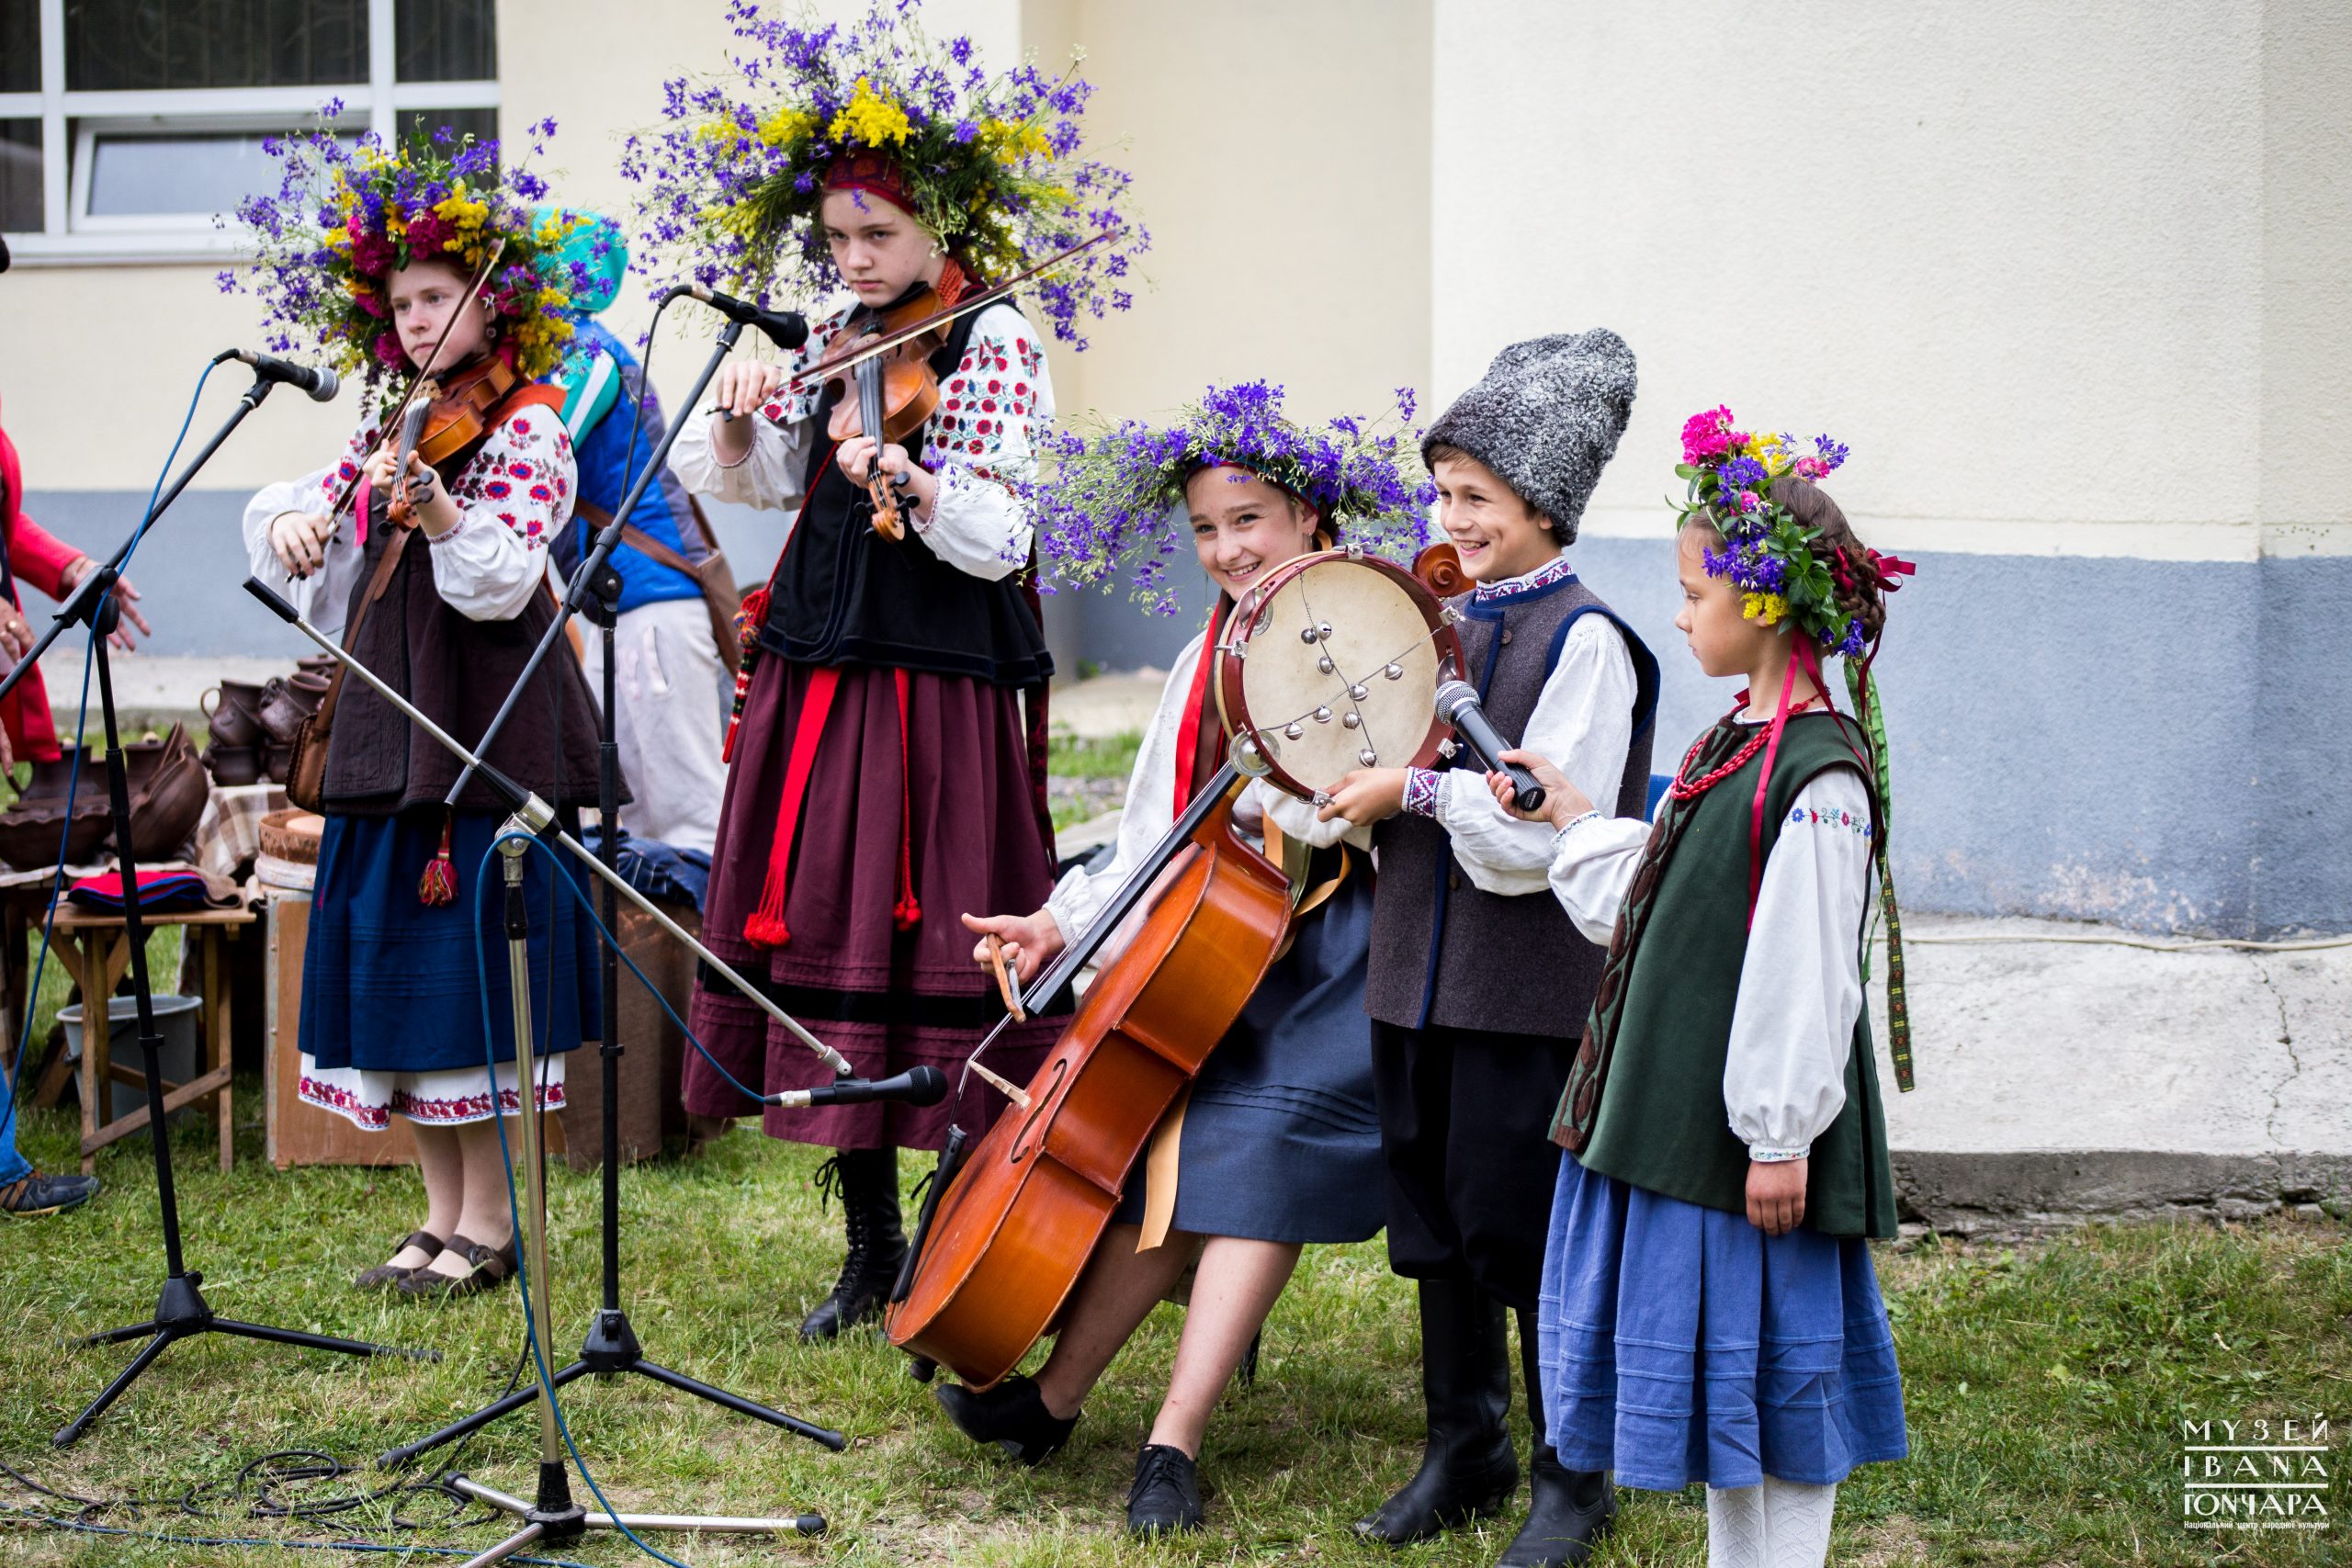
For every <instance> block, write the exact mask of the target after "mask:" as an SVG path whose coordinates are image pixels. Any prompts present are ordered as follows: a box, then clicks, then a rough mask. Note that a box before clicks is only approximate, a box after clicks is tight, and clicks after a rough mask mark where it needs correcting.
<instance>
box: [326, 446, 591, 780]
mask: <svg viewBox="0 0 2352 1568" xmlns="http://www.w3.org/2000/svg"><path fill="white" fill-rule="evenodd" d="M479 450H480V447H479V446H476V447H475V448H473V450H472V451H469V452H468V453H466V454H463V455H461V456H460V457H458V458H453V459H451V460H449V461H447V462H445V463H443V464H442V465H440V471H441V477H442V482H443V484H444V485H445V486H446V485H447V483H448V481H449V480H450V479H453V478H454V477H455V476H456V475H457V474H458V473H459V472H462V471H463V469H464V468H465V465H466V464H467V463H468V462H469V461H471V459H472V457H473V456H474V454H475V453H477V452H479ZM384 502H385V497H384V495H383V494H382V492H381V491H378V492H377V493H376V494H375V495H374V496H373V498H372V502H371V507H370V510H371V511H372V513H374V515H373V516H371V517H370V518H369V520H368V544H367V547H366V549H365V551H364V558H365V565H364V566H363V567H362V569H361V570H360V572H359V577H358V581H356V582H355V583H353V584H352V589H351V603H350V607H349V609H348V610H347V611H346V612H345V619H344V624H345V626H349V625H350V624H351V620H352V617H354V616H356V615H358V614H359V606H360V601H361V600H363V599H365V598H366V597H367V594H368V579H369V578H371V577H373V576H374V575H375V572H376V565H377V563H378V562H379V561H380V560H381V559H383V556H384V551H385V550H386V549H387V548H389V547H390V544H391V541H392V539H393V537H394V536H396V535H397V534H398V533H399V532H400V530H399V529H398V528H397V527H395V526H394V525H392V524H391V523H390V521H388V520H387V519H386V517H385V515H384ZM469 526H473V527H481V526H484V525H483V524H481V523H479V522H477V523H474V524H471V525H469ZM488 526H491V527H498V526H502V525H500V524H498V523H496V522H495V521H492V523H490V524H489V525H488ZM432 549H433V546H432V544H431V542H430V541H429V540H428V539H426V538H425V537H424V534H423V532H422V530H420V531H419V532H418V535H417V536H416V537H414V538H413V539H411V540H410V541H409V542H408V547H406V548H405V549H403V550H402V551H401V559H400V564H399V565H398V566H396V567H394V568H393V569H392V577H391V581H390V582H388V583H386V584H385V586H384V596H383V597H382V598H381V599H379V600H378V601H377V602H376V604H375V607H374V608H373V609H371V610H369V611H368V618H367V620H366V622H365V623H364V624H362V625H361V626H360V628H359V637H358V640H357V642H356V644H355V645H354V647H353V648H352V650H351V652H352V657H353V658H355V659H356V660H358V661H359V662H360V663H362V664H365V665H366V666H367V667H368V669H369V670H371V671H375V673H376V674H377V676H378V677H379V678H380V679H381V680H382V681H383V682H384V683H385V684H387V685H389V686H390V687H391V688H392V690H394V691H396V692H398V693H399V694H401V696H403V697H406V698H407V699H408V700H409V701H410V702H412V703H414V704H415V705H417V706H418V707H420V708H422V709H424V713H425V716H427V717H428V718H430V719H432V720H433V722H435V724H437V725H439V726H440V727H441V728H444V729H446V730H447V731H448V732H449V733H450V734H452V735H454V736H456V737H457V738H458V739H459V740H461V741H463V742H464V743H465V744H467V745H469V746H472V745H476V744H478V743H479V742H480V741H481V736H482V732H483V731H484V730H486V729H488V728H490V721H491V718H492V716H493V715H495V714H496V713H497V712H498V708H499V705H500V704H501V703H503V702H504V701H505V700H506V694H507V693H508V692H510V691H512V690H513V689H514V686H515V681H516V680H517V679H518V678H519V677H520V676H521V675H522V673H523V666H524V664H525V663H526V661H527V660H529V659H530V657H531V649H533V648H535V647H537V645H538V640H539V638H540V637H542V636H544V635H545V634H546V632H547V629H548V626H549V625H551V624H552V623H553V622H554V620H555V601H554V599H553V598H552V597H551V596H550V595H548V593H547V592H545V591H544V590H542V591H539V592H534V593H533V594H532V595H531V600H530V603H529V604H526V606H525V607H524V609H523V613H522V614H521V615H517V616H515V618H514V619H513V620H511V621H477V620H473V619H471V618H469V616H466V615H461V614H459V613H458V611H457V610H455V609H453V608H452V607H451V606H450V604H449V602H448V601H447V600H446V599H444V598H442V597H441V591H440V590H439V589H438V588H436V587H435V586H434V582H433V560H432ZM336 703H337V706H336V709H335V716H334V736H333V738H332V739H330V741H329V742H328V746H327V773H326V785H325V796H326V801H325V804H326V807H327V809H328V810H330V811H333V812H336V813H339V814H341V815H344V816H353V817H380V816H390V815H391V814H392V813H394V812H396V811H401V810H405V809H407V808H409V807H419V806H438V805H440V804H441V800H442V797H443V796H444V795H447V793H448V790H449V786H450V785H451V784H455V783H457V782H458V768H459V767H460V766H461V764H460V763H459V762H458V760H457V759H456V758H455V757H453V756H451V755H450V754H449V753H448V752H447V751H445V750H442V749H441V745H440V743H439V742H438V741H436V740H435V739H433V738H432V737H430V736H428V735H426V734H424V732H423V731H421V730H418V729H415V728H413V727H412V726H411V725H410V724H409V721H408V720H407V718H406V717H405V716H402V715H401V712H400V711H399V710H398V709H396V708H394V707H393V706H392V705H391V704H390V703H388V702H386V701H385V700H384V699H383V698H382V697H380V696H379V695H378V694H377V693H376V690H375V688H374V687H372V686H370V685H368V683H367V682H365V681H360V680H356V679H354V678H352V677H350V676H347V675H346V676H345V679H344V682H343V694H342V695H341V696H340V697H338V698H337V699H336ZM559 713H560V718H559V717H558V714H559ZM558 728H560V729H561V731H562V741H563V744H562V758H561V764H560V767H559V766H558V765H557V748H556V732H557V730H558ZM596 728H597V726H596V709H595V707H594V705H593V702H592V700H591V698H590V696H589V694H588V682H587V681H586V680H585V679H584V678H583V677H582V674H581V672H580V660H578V659H576V658H574V657H573V656H572V652H571V647H570V646H569V645H568V644H567V643H562V642H559V643H558V644H557V645H556V647H555V648H554V649H552V650H551V651H550V652H549V653H548V657H547V660H546V661H545V662H544V663H542V664H541V665H540V666H539V671H538V673H537V675H536V676H534V677H533V678H532V681H531V687H530V691H529V693H528V694H526V696H525V697H524V698H523V700H522V701H521V702H520V703H518V704H516V705H515V715H514V716H513V717H512V718H510V719H508V720H507V721H506V728H504V729H503V730H501V731H500V732H499V736H498V739H497V742H496V743H495V744H494V745H492V748H491V750H490V755H489V756H488V757H487V758H486V759H484V760H485V761H488V762H489V763H490V765H491V766H492V767H493V768H496V769H497V770H498V771H499V772H500V773H504V774H505V775H506V776H507V777H508V778H510V779H513V780H515V782H516V783H517V784H521V785H522V786H523V787H524V788H526V789H528V790H530V791H532V792H533V793H534V794H536V795H538V796H539V797H540V798H541V799H542V800H545V801H548V802H549V803H550V804H552V805H558V806H594V804H595V803H596ZM559 778H560V780H561V784H560V795H559V786H558V780H559ZM621 796H622V798H623V799H624V800H626V799H628V784H627V783H626V782H624V783H623V784H622V785H621ZM506 807H507V803H506V802H505V801H504V800H503V799H501V798H500V796H499V795H497V793H496V792H495V791H493V790H492V789H491V788H490V786H489V785H487V784H483V783H481V781H480V780H479V779H477V780H476V781H475V782H474V783H472V784H468V785H467V786H466V793H465V794H464V795H460V796H459V797H458V808H459V809H460V810H465V811H503V810H504V809H506Z"/></svg>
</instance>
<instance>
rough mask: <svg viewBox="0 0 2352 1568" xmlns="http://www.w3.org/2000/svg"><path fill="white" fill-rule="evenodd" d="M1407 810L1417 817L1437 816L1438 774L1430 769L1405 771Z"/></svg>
mask: <svg viewBox="0 0 2352 1568" xmlns="http://www.w3.org/2000/svg"><path fill="white" fill-rule="evenodd" d="M1405 809H1406V810H1408V811H1409V812H1411V813H1412V814H1413V815H1414V816H1416V817H1434V816H1436V815H1437V774H1436V773H1433V772H1431V771H1430V769H1428V768H1408V769H1406V770H1405Z"/></svg>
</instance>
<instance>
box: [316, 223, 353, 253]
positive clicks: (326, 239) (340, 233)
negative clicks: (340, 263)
mask: <svg viewBox="0 0 2352 1568" xmlns="http://www.w3.org/2000/svg"><path fill="white" fill-rule="evenodd" d="M319 238H320V243H322V244H324V245H325V246H326V248H327V249H329V250H331V251H334V252H335V253H336V254H339V255H345V256H348V255H349V254H351V231H350V230H348V229H324V230H322V231H320V235H319Z"/></svg>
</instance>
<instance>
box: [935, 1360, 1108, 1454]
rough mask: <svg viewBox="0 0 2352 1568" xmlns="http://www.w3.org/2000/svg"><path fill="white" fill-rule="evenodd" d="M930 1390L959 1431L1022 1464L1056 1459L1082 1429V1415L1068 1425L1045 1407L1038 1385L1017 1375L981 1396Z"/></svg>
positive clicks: (956, 1389)
mask: <svg viewBox="0 0 2352 1568" xmlns="http://www.w3.org/2000/svg"><path fill="white" fill-rule="evenodd" d="M931 1392H932V1393H933V1396H934V1397H935V1398H937V1399H938V1401H939V1403H940V1404H941V1405H942V1406H944V1408H945V1409H946V1411H947V1418H948V1419H949V1420H950V1421H953V1422H955V1423H956V1430H957V1431H959V1432H961V1433H963V1434H964V1435H965V1436H966V1437H967V1438H971V1439H972V1441H974V1442H976V1443H994V1444H995V1445H996V1446H997V1447H998V1448H1001V1449H1002V1450H1004V1451H1005V1452H1006V1453H1009V1454H1011V1455H1012V1457H1013V1458H1014V1459H1017V1460H1019V1461H1021V1462H1022V1463H1023V1464H1030V1465H1035V1464H1043V1463H1045V1462H1046V1461H1047V1460H1049V1459H1051V1458H1053V1457H1054V1455H1055V1454H1056V1453H1057V1452H1058V1451H1059V1450H1060V1449H1061V1446H1062V1445H1063V1444H1064V1443H1067V1442H1069V1435H1070V1432H1071V1430H1072V1429H1073V1428H1074V1427H1077V1425H1078V1416H1071V1417H1070V1418H1069V1420H1067V1421H1065V1420H1063V1419H1062V1418H1061V1417H1060V1416H1057V1415H1055V1414H1054V1413H1053V1412H1052V1411H1050V1410H1048V1409H1046V1402H1045V1401H1044V1400H1043V1399H1041V1398H1039V1397H1038V1394H1037V1385H1036V1384H1035V1383H1034V1382H1030V1381H1029V1380H1028V1379H1027V1378H1024V1377H1023V1376H1022V1375H1021V1374H1020V1373H1018V1372H1015V1373H1014V1374H1013V1375H1012V1376H1011V1377H1009V1378H1007V1379H1005V1380H1004V1381H1003V1382H1001V1383H999V1384H997V1385H996V1386H995V1387H994V1388H991V1389H988V1390H985V1391H983V1392H981V1393H973V1392H972V1391H971V1390H970V1389H968V1388H963V1387H960V1386H958V1385H957V1384H955V1383H942V1384H941V1385H940V1386H939V1387H937V1388H935V1389H933V1390H932V1391H931ZM1080 1414H1081V1415H1082V1414H1084V1412H1080Z"/></svg>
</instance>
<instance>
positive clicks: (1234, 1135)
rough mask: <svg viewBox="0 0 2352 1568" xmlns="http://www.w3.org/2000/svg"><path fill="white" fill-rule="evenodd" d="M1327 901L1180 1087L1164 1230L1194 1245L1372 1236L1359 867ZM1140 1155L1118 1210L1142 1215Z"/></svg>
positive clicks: (1367, 904)
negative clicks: (1190, 1238)
mask: <svg viewBox="0 0 2352 1568" xmlns="http://www.w3.org/2000/svg"><path fill="white" fill-rule="evenodd" d="M1348 856H1349V861H1350V864H1349V866H1348V874H1347V876H1346V879H1345V880H1344V881H1342V882H1341V883H1340V886H1339V889H1338V891H1336V892H1334V893H1333V894H1332V895H1331V897H1329V899H1327V900H1325V901H1324V903H1323V904H1322V905H1321V906H1320V907H1318V908H1316V909H1315V910H1314V911H1313V912H1312V913H1310V914H1309V915H1308V916H1307V917H1306V919H1303V920H1300V921H1298V922H1297V924H1296V925H1295V926H1294V927H1293V935H1292V940H1291V945H1290V950H1289V951H1288V952H1287V953H1283V955H1282V957H1280V958H1279V959H1276V960H1275V961H1274V964H1273V967H1272V968H1271V969H1269V970H1267V971H1266V977H1265V979H1264V980H1263V981H1262V982H1261V984H1260V985H1259V987H1258V989H1257V990H1256V991H1255V992H1254V993H1253V994H1252V995H1251V996H1250V1000H1249V1003H1248V1005H1246V1006H1245V1007H1243V1008H1242V1010H1241V1016H1240V1018H1239V1019H1238V1020H1237V1021H1235V1022H1234V1025H1233V1028H1232V1029H1231V1030H1229V1031H1228V1032H1227V1034H1226V1037H1225V1038H1224V1039H1223V1040H1221V1041H1219V1042H1218V1043H1217V1047H1216V1050H1215V1051H1213V1052H1211V1053H1210V1054H1209V1059H1208V1061H1207V1062H1206V1063H1204V1065H1203V1066H1202V1067H1201V1073H1200V1076H1199V1077H1197V1078H1195V1079H1193V1092H1192V1098H1191V1100H1189V1102H1188V1103H1187V1104H1186V1106H1185V1109H1184V1125H1183V1130H1182V1134H1181V1135H1180V1140H1179V1145H1178V1146H1179V1150H1180V1153H1179V1156H1178V1159H1177V1176H1176V1209H1175V1213H1174V1214H1173V1216H1172V1217H1171V1218H1170V1222H1169V1223H1170V1225H1172V1226H1173V1227H1174V1228H1175V1229H1177V1230H1180V1231H1190V1232H1192V1233H1193V1234H1194V1235H1229V1236H1242V1237H1246V1238H1248V1239H1250V1240H1253V1241H1281V1242H1314V1243H1326V1242H1347V1241H1363V1240H1364V1239H1365V1238H1367V1237H1369V1236H1374V1235H1379V1234H1380V1227H1381V1225H1382V1224H1383V1223H1384V1222H1385V1209H1384V1206H1383V1203H1384V1200H1383V1196H1382V1186H1381V1182H1382V1179H1383V1170H1384V1168H1383V1166H1382V1164H1381V1159H1380V1117H1379V1113H1378V1111H1376V1110H1375V1109H1374V1105H1373V1098H1372V1093H1373V1090H1372V1021H1371V1019H1370V1018H1368V1017H1366V1016H1365V1014H1364V1010H1363V981H1364V965H1365V963H1366V954H1367V953H1369V952H1370V951H1371V947H1372V880H1373V879H1372V874H1371V873H1372V866H1371V863H1370V862H1369V860H1368V859H1367V858H1366V857H1365V856H1364V855H1363V853H1362V852H1360V851H1356V850H1352V849H1351V850H1350V851H1348ZM1144 1188H1145V1181H1144V1157H1143V1156H1137V1158H1136V1163H1135V1165H1134V1167H1133V1168H1131V1169H1130V1170H1129V1171H1128V1173H1127V1186H1126V1190H1125V1194H1124V1195H1123V1197H1122V1200H1121V1202H1120V1205H1119V1210H1118V1213H1116V1214H1115V1215H1114V1218H1115V1219H1117V1220H1118V1221H1120V1222H1121V1223H1124V1224H1141V1223H1142V1221H1143V1217H1144V1202H1145V1195H1144Z"/></svg>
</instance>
